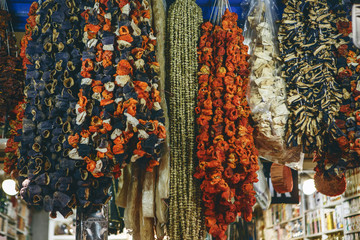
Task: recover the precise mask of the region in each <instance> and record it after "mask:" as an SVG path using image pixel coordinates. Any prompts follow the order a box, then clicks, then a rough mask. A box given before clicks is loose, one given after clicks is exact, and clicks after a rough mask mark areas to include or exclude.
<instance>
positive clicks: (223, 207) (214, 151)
mask: <svg viewBox="0 0 360 240" xmlns="http://www.w3.org/2000/svg"><path fill="white" fill-rule="evenodd" d="M236 21H237V14H235V13H230V11H229V10H226V11H225V14H224V16H223V17H222V24H221V26H213V25H212V24H211V23H210V22H206V23H204V24H203V25H202V36H201V38H200V44H199V50H198V53H199V73H198V75H199V78H198V82H199V93H198V97H197V99H198V105H197V108H196V113H197V114H198V118H197V124H198V127H199V134H198V136H197V138H196V140H197V144H198V145H197V156H198V158H199V166H198V167H197V171H196V174H195V175H194V176H195V177H196V178H198V179H201V180H202V184H201V190H202V192H203V195H202V199H203V203H204V207H205V212H204V215H205V220H206V226H207V228H208V230H209V233H210V234H211V235H212V236H213V237H214V238H215V239H227V237H226V235H225V232H226V229H227V227H228V224H230V223H232V222H234V221H235V220H236V216H237V215H238V214H241V215H242V216H243V218H244V219H245V220H246V221H250V220H251V218H252V206H253V205H254V204H255V202H256V199H255V196H254V195H255V191H254V189H253V185H252V184H253V183H254V182H256V181H257V174H256V171H257V170H258V169H259V166H258V156H257V155H258V152H257V149H256V148H255V145H254V139H253V136H252V132H253V128H252V127H251V126H250V124H249V122H248V117H249V115H250V108H249V105H248V102H247V100H246V92H247V87H248V83H249V73H250V71H249V63H248V62H247V60H248V58H249V55H248V53H247V52H248V47H247V46H245V45H244V44H243V41H244V37H243V36H242V29H240V28H239V27H238V26H237V22H236Z"/></svg>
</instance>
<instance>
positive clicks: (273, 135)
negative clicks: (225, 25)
mask: <svg viewBox="0 0 360 240" xmlns="http://www.w3.org/2000/svg"><path fill="white" fill-rule="evenodd" d="M274 5H275V2H273V1H258V2H255V6H254V7H253V11H252V12H251V13H250V15H249V16H248V18H247V20H248V22H247V25H246V27H247V28H246V32H245V33H244V36H245V38H246V39H247V40H248V41H250V55H251V58H250V60H249V61H250V63H251V74H250V93H249V105H250V108H251V116H252V118H253V120H254V123H255V124H254V139H255V145H256V148H257V149H258V150H259V155H260V156H262V157H264V158H266V159H267V160H270V161H273V162H278V163H281V164H284V163H291V162H293V163H294V162H300V160H301V159H300V156H301V155H300V152H301V151H300V147H297V148H287V146H286V142H285V139H284V136H285V130H286V122H287V119H288V115H289V111H288V109H287V106H286V85H285V81H284V79H283V78H282V77H281V76H280V73H281V72H280V71H279V67H280V63H279V61H278V55H279V49H278V44H277V41H276V40H277V39H276V37H275V28H274V24H275V20H276V19H275V14H276V13H275V12H274V8H276V6H274Z"/></svg>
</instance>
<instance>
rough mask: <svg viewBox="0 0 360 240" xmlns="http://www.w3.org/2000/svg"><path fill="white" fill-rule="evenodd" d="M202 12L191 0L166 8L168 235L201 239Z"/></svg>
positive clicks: (175, 237) (181, 0)
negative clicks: (196, 178) (199, 94)
mask: <svg viewBox="0 0 360 240" xmlns="http://www.w3.org/2000/svg"><path fill="white" fill-rule="evenodd" d="M201 23H202V12H201V9H200V7H199V6H197V5H196V3H195V1H193V0H177V1H176V2H175V3H173V4H172V5H171V7H170V9H169V14H168V19H167V26H168V31H167V33H168V39H167V44H168V62H169V65H168V69H169V75H168V85H167V88H168V90H169V92H170V93H171V96H170V97H169V106H170V107H169V122H170V132H171V133H172V134H171V135H170V145H171V148H170V165H171V170H170V187H171V188H170V222H169V225H170V226H169V229H170V238H171V239H174V240H178V239H189V240H192V239H202V238H203V233H204V232H203V226H204V224H203V218H202V214H201V199H200V188H199V185H198V184H197V182H196V181H194V178H193V174H194V172H195V161H194V157H195V152H194V150H195V111H194V109H195V107H196V93H197V88H198V87H197V80H196V79H197V77H196V74H197V68H198V63H197V45H198V40H199V37H200V24H201Z"/></svg>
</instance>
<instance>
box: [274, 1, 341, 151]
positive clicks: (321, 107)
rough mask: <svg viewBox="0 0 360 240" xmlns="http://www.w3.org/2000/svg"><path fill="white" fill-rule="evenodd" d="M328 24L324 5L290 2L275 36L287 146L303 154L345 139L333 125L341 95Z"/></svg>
mask: <svg viewBox="0 0 360 240" xmlns="http://www.w3.org/2000/svg"><path fill="white" fill-rule="evenodd" d="M332 20H333V19H332V16H331V15H330V14H329V11H328V7H327V3H326V1H324V0H321V1H316V2H312V1H300V2H299V1H292V0H290V1H288V2H287V3H286V8H285V10H284V14H283V19H282V22H281V26H280V30H279V36H278V38H279V42H280V52H281V58H282V60H283V62H284V68H283V77H284V78H285V80H286V84H287V93H288V107H289V110H290V115H289V120H288V123H287V133H286V140H287V144H288V145H289V146H298V145H300V144H301V145H302V146H303V150H304V152H306V153H312V152H313V151H316V152H318V153H319V154H323V152H324V151H325V150H326V148H327V143H328V142H329V141H330V140H331V139H337V140H339V141H340V140H341V139H340V138H341V137H342V136H343V134H342V132H341V131H340V129H339V128H337V126H336V125H335V116H336V114H337V112H338V110H339V108H340V104H341V99H342V93H341V90H340V88H339V84H338V82H336V80H335V74H336V70H337V69H336V62H335V57H334V55H333V50H334V49H333V46H334V42H335V38H336V36H335V32H334V29H333V28H332V27H331V24H330V22H332ZM320 33H321V34H320Z"/></svg>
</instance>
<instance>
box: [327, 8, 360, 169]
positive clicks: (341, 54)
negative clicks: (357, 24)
mask: <svg viewBox="0 0 360 240" xmlns="http://www.w3.org/2000/svg"><path fill="white" fill-rule="evenodd" d="M333 4H335V6H334V8H333V10H332V13H333V14H334V21H333V23H332V25H333V27H336V28H337V31H338V32H339V34H341V35H340V37H339V38H338V41H337V43H336V48H337V50H336V57H337V69H338V72H337V76H336V78H337V81H338V82H339V83H341V87H342V92H343V102H342V105H341V107H340V111H339V115H338V116H337V118H336V124H337V126H338V127H339V128H340V129H341V130H342V131H343V132H344V133H345V135H346V138H345V137H344V138H345V139H344V141H343V144H342V145H343V146H346V147H347V148H343V149H342V150H344V151H343V155H342V157H343V158H344V159H346V160H347V161H348V162H347V164H346V165H347V166H346V167H356V165H357V164H359V163H356V162H357V161H358V160H359V156H360V148H359V147H360V144H359V143H360V141H359V140H357V139H359V138H360V131H359V130H358V127H357V125H359V124H360V118H359V116H360V112H359V109H360V107H359V103H358V99H359V98H360V91H359V90H360V89H359V88H358V79H359V73H360V67H359V63H360V60H359V59H358V56H359V53H360V51H359V49H357V48H356V47H355V46H354V45H353V44H352V39H351V37H350V36H351V35H350V34H351V33H352V23H351V21H350V20H349V18H350V15H347V13H346V11H345V7H344V6H342V5H339V4H338V3H333ZM347 142H348V143H349V144H348V145H347V144H346V143H347Z"/></svg>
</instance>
